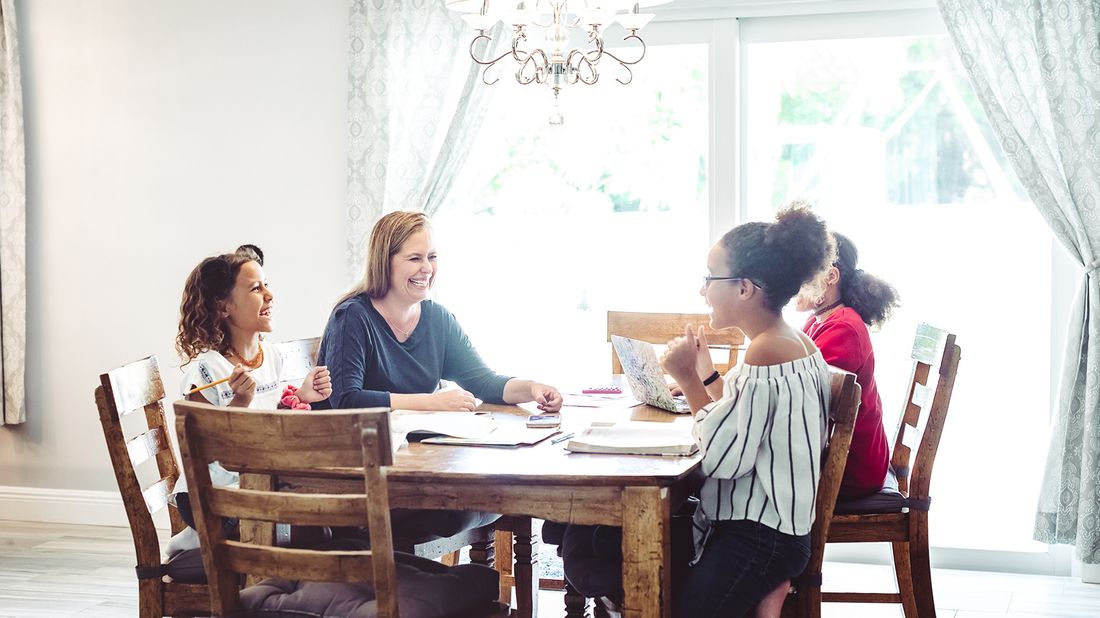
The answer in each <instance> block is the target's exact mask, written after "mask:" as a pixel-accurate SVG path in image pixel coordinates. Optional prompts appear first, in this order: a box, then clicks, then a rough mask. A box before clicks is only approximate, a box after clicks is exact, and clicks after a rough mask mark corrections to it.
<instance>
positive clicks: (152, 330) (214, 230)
mask: <svg viewBox="0 0 1100 618" xmlns="http://www.w3.org/2000/svg"><path fill="white" fill-rule="evenodd" d="M16 6H17V11H18V12H19V13H20V14H19V16H18V17H19V26H20V29H21V46H22V53H23V88H24V101H25V108H24V113H25V118H26V131H27V173H28V182H27V264H28V266H27V269H28V273H27V275H28V301H27V311H28V316H27V335H28V340H27V416H28V422H27V423H26V424H25V425H22V426H14V427H13V426H7V427H2V428H0V486H19V487H40V488H48V489H54V488H56V489H66V488H81V489H88V490H115V489H116V486H115V482H114V477H113V476H112V473H111V468H110V462H109V460H108V457H107V451H106V448H105V446H104V443H103V434H102V432H101V429H100V425H99V420H98V416H97V413H96V407H95V404H94V400H93V396H92V394H93V390H94V388H95V386H96V385H97V383H98V376H99V374H100V373H101V372H103V371H105V370H107V369H110V368H113V367H116V366H118V365H122V364H124V363H127V362H129V361H132V360H136V359H138V358H141V357H144V356H146V355H149V354H156V355H158V356H159V357H160V360H161V367H162V372H163V374H164V376H165V383H166V385H168V386H170V387H174V386H175V384H176V383H177V381H178V380H177V377H178V376H179V375H180V373H179V370H178V369H177V368H176V367H177V366H178V364H179V362H178V359H177V357H176V355H175V352H174V351H173V338H174V336H175V331H176V324H177V319H178V312H179V302H180V293H181V290H182V287H183V281H184V279H185V277H186V276H187V274H188V272H189V271H190V270H191V268H193V267H194V265H195V264H197V263H198V262H199V260H201V259H202V258H203V257H205V256H207V255H211V254H214V253H219V252H223V251H228V250H232V249H233V248H234V247H236V246H237V245H238V244H240V243H243V242H251V243H255V244H257V245H259V246H260V247H262V248H263V249H264V251H265V253H266V256H267V267H266V270H267V273H268V277H269V278H270V279H271V282H272V284H273V286H274V289H275V293H276V300H275V305H276V311H277V314H276V320H277V330H276V332H275V334H274V338H275V339H283V338H287V339H289V338H297V337H305V336H314V335H318V334H320V331H321V329H322V328H323V326H324V323H325V319H326V318H327V315H328V309H329V308H330V307H331V304H332V302H333V301H334V300H335V297H336V296H337V295H338V294H339V293H340V292H341V290H342V286H343V284H344V282H345V279H344V275H343V271H342V269H343V264H344V257H343V256H344V255H345V252H344V228H343V224H342V214H343V208H344V178H345V176H344V161H345V149H346V148H345V138H344V135H345V116H346V112H345V92H346V85H345V79H346V67H347V39H348V33H347V14H348V10H347V2H346V1H345V0H324V1H323V2H319V1H317V0H235V1H233V2H224V1H220V0H188V1H187V2H179V1H178V0H98V1H79V2H74V1H71V0H33V1H30V0H24V1H18V0H17V2H16ZM2 518H4V513H2V512H0V519H2Z"/></svg>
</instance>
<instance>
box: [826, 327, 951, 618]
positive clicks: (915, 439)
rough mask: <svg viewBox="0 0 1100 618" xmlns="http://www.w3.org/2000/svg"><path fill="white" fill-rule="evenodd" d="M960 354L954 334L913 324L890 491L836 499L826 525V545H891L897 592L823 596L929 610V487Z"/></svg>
mask: <svg viewBox="0 0 1100 618" xmlns="http://www.w3.org/2000/svg"><path fill="white" fill-rule="evenodd" d="M961 353H962V352H961V349H960V348H959V346H958V345H957V344H956V343H955V335H952V334H950V333H948V332H947V331H944V330H940V329H938V328H934V327H932V326H929V325H927V324H921V325H920V326H919V327H917V334H916V338H915V340H914V342H913V353H912V358H913V371H912V375H911V377H910V379H909V386H908V389H907V396H906V403H905V409H904V411H903V413H902V417H901V420H900V421H899V422H898V429H897V433H896V435H895V437H894V449H893V453H892V455H891V458H890V467H891V470H893V472H894V474H895V475H896V476H897V480H898V491H897V492H891V491H886V490H884V491H883V492H880V493H879V494H875V495H873V496H871V497H869V498H865V499H861V500H856V501H844V502H838V503H837V506H836V514H834V515H833V518H832V523H831V525H830V527H829V530H828V541H829V542H830V543H875V542H888V543H891V544H892V545H893V553H894V572H895V576H896V577H897V582H898V592H897V593H896V594H894V593H855V592H825V593H823V594H822V600H823V601H825V602H840V603H900V604H901V605H902V608H903V609H904V612H905V616H906V618H914V617H916V616H920V617H921V618H928V617H934V616H935V615H936V605H935V599H934V597H933V594H932V572H931V565H930V563H929V555H928V509H929V506H930V504H931V497H930V495H929V486H930V484H931V481H932V466H933V464H934V463H935V460H936V451H937V450H938V448H939V444H940V437H941V436H942V435H943V427H944V423H945V421H946V420H947V409H948V406H949V404H950V403H951V392H952V390H953V389H954V386H955V374H956V372H957V371H958V367H959V359H960V356H961ZM933 369H935V370H936V373H937V374H938V375H937V379H936V382H935V387H934V390H933V389H932V388H930V387H929V376H930V375H932V370H933ZM926 411H927V414H924V412H926ZM922 421H923V430H921V429H920V428H921V425H922ZM914 448H916V455H915V457H913V450H914ZM911 459H912V462H911V461H910V460H911Z"/></svg>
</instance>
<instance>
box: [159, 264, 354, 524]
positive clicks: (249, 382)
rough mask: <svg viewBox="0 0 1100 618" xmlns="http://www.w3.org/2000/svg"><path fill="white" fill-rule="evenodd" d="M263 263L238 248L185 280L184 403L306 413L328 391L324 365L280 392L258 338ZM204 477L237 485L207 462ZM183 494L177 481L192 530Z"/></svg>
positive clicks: (269, 303) (267, 304) (264, 292)
mask: <svg viewBox="0 0 1100 618" xmlns="http://www.w3.org/2000/svg"><path fill="white" fill-rule="evenodd" d="M263 263H264V257H263V252H262V251H260V248H259V247H256V246H255V245H242V246H240V247H239V248H238V249H237V250H236V251H235V252H233V253H225V254H222V255H216V256H213V257H209V258H206V259H205V260H203V261H202V262H200V263H199V265H198V266H196V267H195V269H194V270H192V271H191V274H190V275H189V276H188V277H187V282H186V283H185V284H184V288H183V300H182V301H181V303H180V324H179V334H178V335H177V336H176V349H177V350H178V351H179V353H180V356H181V357H182V358H183V359H184V361H185V362H184V369H185V375H184V377H183V380H182V382H181V383H180V389H181V394H182V395H183V396H184V397H186V398H188V399H190V400H192V401H200V402H205V403H210V404H213V405H216V406H236V407H241V408H256V409H266V410H274V409H276V408H278V407H291V408H295V409H309V404H311V403H316V402H319V401H323V400H324V399H327V398H328V396H329V395H330V394H331V393H332V381H331V378H330V377H329V371H328V368H327V367H323V366H318V367H314V368H313V369H311V370H310V372H309V374H307V375H306V378H305V380H303V381H302V383H301V385H300V386H297V387H295V386H287V387H286V388H285V389H283V388H282V385H283V382H285V380H283V379H282V359H281V358H280V356H279V354H278V353H277V352H276V351H275V350H274V349H272V348H271V347H270V346H269V345H268V344H267V343H266V342H264V341H263V337H262V334H263V333H269V332H271V330H272V327H273V321H272V308H273V304H274V299H275V297H274V295H273V294H272V292H271V289H270V287H268V283H267V277H266V276H265V275H264V270H263ZM226 378H228V379H226ZM223 380H224V381H223ZM200 388H201V389H202V390H198V389H200ZM210 472H211V478H212V479H213V480H214V482H215V484H219V485H230V484H235V483H236V482H237V481H238V476H237V474H236V473H233V472H229V471H227V470H225V469H224V468H222V467H221V466H219V465H217V464H211V469H210ZM186 491H187V484H186V479H185V478H184V477H180V479H179V481H178V482H177V483H176V488H175V490H174V493H175V499H176V505H177V507H179V510H180V514H181V515H182V516H183V517H184V519H185V520H186V521H187V523H188V525H190V526H191V527H194V521H193V519H191V513H190V508H189V506H190V503H189V501H188V499H187V496H186Z"/></svg>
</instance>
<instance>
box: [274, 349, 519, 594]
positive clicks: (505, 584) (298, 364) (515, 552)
mask: <svg viewBox="0 0 1100 618" xmlns="http://www.w3.org/2000/svg"><path fill="white" fill-rule="evenodd" d="M320 348H321V338H320V337H310V338H306V339H295V340H292V341H284V342H279V343H276V344H275V349H276V350H278V353H279V355H280V356H281V357H282V362H283V377H284V379H285V380H286V381H287V382H300V381H301V380H303V379H304V378H305V377H306V374H308V373H309V371H310V370H311V369H313V367H314V366H315V365H316V364H317V354H318V352H319V351H320ZM513 542H514V543H515V547H514V548H513ZM465 547H469V548H470V562H472V563H474V564H483V565H487V566H494V567H495V568H496V569H497V571H498V572H499V573H500V601H501V602H502V603H510V602H511V598H512V589H513V588H515V589H516V604H517V606H518V608H519V612H520V615H521V616H533V615H534V613H535V606H536V598H537V592H536V590H537V588H538V586H537V584H536V583H534V582H535V578H536V577H537V575H538V537H537V535H534V536H532V533H531V518H529V517H527V518H522V517H505V518H501V519H500V520H498V521H497V523H496V524H495V525H490V526H484V527H482V528H477V529H475V530H467V531H465V532H462V533H459V534H456V535H454V536H451V537H447V538H445V539H436V540H433V541H427V542H423V543H417V544H415V545H409V546H397V547H395V549H397V550H398V551H404V552H407V553H411V554H415V555H417V556H422V557H425V558H440V560H441V562H443V564H445V565H447V566H454V565H456V564H458V559H459V553H460V552H461V550H462V549H463V548H465ZM513 562H514V564H513Z"/></svg>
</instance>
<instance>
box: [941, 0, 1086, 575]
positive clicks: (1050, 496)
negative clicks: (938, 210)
mask: <svg viewBox="0 0 1100 618" xmlns="http://www.w3.org/2000/svg"><path fill="white" fill-rule="evenodd" d="M940 11H941V12H942V14H943V18H944V21H945V22H946V23H947V28H948V30H949V31H950V33H951V37H952V38H953V39H954V42H955V46H956V47H957V48H958V50H959V54H960V56H961V58H962V63H963V65H964V66H965V67H966V70H967V72H968V74H969V76H970V81H971V82H972V83H973V84H974V90H975V91H976V92H977V94H978V98H979V99H980V100H981V103H982V106H983V107H984V108H985V111H986V113H987V114H988V115H989V120H990V123H991V124H992V126H993V130H994V132H996V134H997V136H998V138H999V139H1000V142H1001V145H1002V146H1003V147H1004V150H1005V153H1006V154H1007V156H1008V159H1009V161H1011V162H1012V166H1013V168H1014V169H1015V170H1016V174H1017V175H1018V176H1019V177H1020V181H1021V182H1022V183H1023V185H1024V186H1025V187H1026V188H1027V191H1028V195H1029V196H1030V197H1031V201H1032V202H1034V203H1035V206H1036V207H1037V208H1038V209H1039V212H1041V213H1042V215H1043V217H1044V218H1045V219H1046V221H1047V223H1048V224H1049V225H1050V228H1051V230H1052V231H1053V232H1054V235H1055V236H1056V237H1057V238H1058V240H1059V241H1060V242H1061V243H1062V245H1063V246H1064V247H1065V248H1066V249H1067V250H1068V251H1069V253H1070V254H1071V255H1072V257H1073V259H1074V260H1076V261H1077V263H1078V264H1080V265H1081V267H1082V268H1083V274H1082V281H1081V286H1080V288H1079V290H1078V292H1077V298H1076V302H1075V305H1074V309H1073V312H1072V314H1071V316H1070V327H1069V333H1068V335H1067V339H1066V357H1065V362H1064V365H1063V367H1062V378H1061V385H1060V388H1059V398H1058V405H1057V409H1056V410H1055V415H1054V418H1053V421H1054V422H1053V424H1052V428H1053V432H1052V436H1051V443H1050V449H1049V452H1048V454H1047V463H1046V471H1045V474H1044V478H1043V487H1042V491H1041V494H1040V497H1039V508H1038V512H1037V514H1036V518H1035V539H1036V540H1039V541H1043V542H1046V543H1064V544H1074V545H1076V547H1077V555H1078V557H1079V558H1080V559H1081V561H1082V562H1083V563H1085V564H1086V565H1096V564H1100V486H1098V482H1100V260H1098V259H1097V258H1098V257H1100V254H1098V253H1097V250H1098V249H1100V90H1098V88H1100V0H1086V1H1084V2H1082V1H1081V0H1057V1H1054V0H940ZM1005 258H1006V260H1008V263H1009V264H1011V259H1012V258H1011V256H1005ZM1009 268H1011V266H1009Z"/></svg>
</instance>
